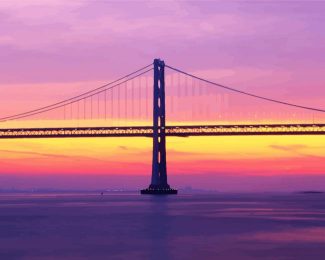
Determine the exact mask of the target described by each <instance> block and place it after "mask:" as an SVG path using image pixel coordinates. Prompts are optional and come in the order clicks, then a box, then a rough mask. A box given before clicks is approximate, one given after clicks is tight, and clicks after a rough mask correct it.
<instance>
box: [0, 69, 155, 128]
mask: <svg viewBox="0 0 325 260" xmlns="http://www.w3.org/2000/svg"><path fill="white" fill-rule="evenodd" d="M151 70H153V68H150V69H148V70H145V71H143V72H141V73H139V74H137V75H135V76H133V77H130V78H128V79H126V80H124V81H121V82H119V83H116V84H115V85H113V86H111V87H109V88H105V89H100V88H103V86H102V87H100V88H97V91H96V92H95V93H92V94H88V95H86V96H84V95H85V93H84V95H78V96H76V97H74V98H71V99H69V100H70V101H69V102H66V101H68V99H67V100H65V102H58V103H56V104H53V105H51V106H46V107H43V109H42V110H41V109H35V110H32V111H29V112H25V113H21V114H17V115H12V116H9V117H5V118H0V122H5V121H11V120H16V119H20V118H25V117H29V116H33V115H38V114H42V113H45V112H48V111H52V110H55V109H57V108H60V107H63V106H66V105H70V104H74V103H76V102H78V101H80V100H85V99H87V98H89V97H92V96H94V95H97V94H99V93H102V92H104V91H107V90H110V89H113V88H115V87H119V86H120V85H121V84H123V83H126V82H128V81H130V80H132V79H135V78H137V77H140V76H142V75H144V74H145V73H147V72H149V71H151ZM133 74H134V73H133ZM123 78H125V77H123ZM115 82H116V81H115ZM110 84H112V83H110ZM106 86H108V84H106ZM93 91H95V90H93ZM93 91H88V93H91V92H93ZM77 97H78V98H77ZM62 103H63V104H62ZM40 110H41V111H40Z"/></svg>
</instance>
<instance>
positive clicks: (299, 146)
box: [269, 144, 308, 152]
mask: <svg viewBox="0 0 325 260" xmlns="http://www.w3.org/2000/svg"><path fill="white" fill-rule="evenodd" d="M269 147H271V148H272V149H275V150H280V151H286V152H298V151H300V150H302V149H305V148H308V146H307V145H303V144H293V145H276V144H272V145H270V146H269Z"/></svg>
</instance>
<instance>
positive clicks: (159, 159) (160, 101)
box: [141, 59, 177, 194]
mask: <svg viewBox="0 0 325 260" xmlns="http://www.w3.org/2000/svg"><path fill="white" fill-rule="evenodd" d="M153 65H154V82H153V135H152V139H153V151H152V175H151V184H150V185H149V188H147V189H143V190H141V194H177V190H175V189H171V188H170V186H169V185H168V182H167V165H166V164H167V162H166V109H165V63H164V61H162V60H160V59H155V60H154V63H153Z"/></svg>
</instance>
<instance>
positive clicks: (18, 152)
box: [0, 150, 71, 158]
mask: <svg viewBox="0 0 325 260" xmlns="http://www.w3.org/2000/svg"><path fill="white" fill-rule="evenodd" d="M0 152H1V153H10V154H20V155H37V156H42V157H52V158H71V156H67V155H60V154H49V153H38V152H30V151H13V150H0Z"/></svg>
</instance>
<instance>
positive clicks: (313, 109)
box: [165, 65, 325, 113]
mask: <svg viewBox="0 0 325 260" xmlns="http://www.w3.org/2000/svg"><path fill="white" fill-rule="evenodd" d="M165 67H167V68H169V69H171V70H174V71H176V72H179V73H182V74H184V75H187V76H189V77H192V78H195V79H198V80H200V81H204V82H206V83H209V84H211V85H214V86H217V87H220V88H224V89H227V90H230V91H233V92H237V93H240V94H243V95H246V96H250V97H254V98H258V99H263V100H266V101H270V102H273V103H278V104H282V105H286V106H291V107H296V108H302V109H306V110H311V111H317V112H322V113H325V109H321V108H315V107H307V106H302V105H298V104H293V103H289V102H285V101H281V100H276V99H272V98H267V97H263V96H259V95H256V94H253V93H249V92H245V91H242V90H238V89H235V88H231V87H228V86H225V85H222V84H219V83H215V82H213V81H210V80H207V79H204V78H201V77H198V76H195V75H193V74H190V73H187V72H185V71H182V70H180V69H176V68H174V67H172V66H169V65H165Z"/></svg>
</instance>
